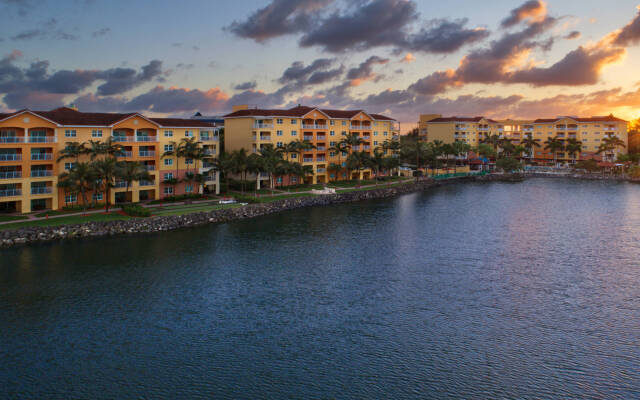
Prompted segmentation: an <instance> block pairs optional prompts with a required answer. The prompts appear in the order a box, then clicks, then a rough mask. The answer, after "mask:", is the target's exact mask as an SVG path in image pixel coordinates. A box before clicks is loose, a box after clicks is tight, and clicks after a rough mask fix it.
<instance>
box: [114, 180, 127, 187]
mask: <svg viewBox="0 0 640 400" xmlns="http://www.w3.org/2000/svg"><path fill="white" fill-rule="evenodd" d="M115 187H116V188H126V187H127V182H124V181H119V182H116V184H115Z"/></svg>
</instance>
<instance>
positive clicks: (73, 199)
mask: <svg viewBox="0 0 640 400" xmlns="http://www.w3.org/2000/svg"><path fill="white" fill-rule="evenodd" d="M77 201H78V195H77V194H75V193H74V194H69V195H66V196H64V202H65V203H75V202H77Z"/></svg>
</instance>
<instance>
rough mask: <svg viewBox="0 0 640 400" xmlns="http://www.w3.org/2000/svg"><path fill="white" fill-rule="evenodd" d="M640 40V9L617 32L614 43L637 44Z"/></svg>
mask: <svg viewBox="0 0 640 400" xmlns="http://www.w3.org/2000/svg"><path fill="white" fill-rule="evenodd" d="M639 42H640V11H638V13H637V14H636V17H635V18H634V19H633V20H632V21H631V22H629V23H628V24H627V25H625V26H624V27H623V28H622V29H621V30H620V31H619V32H617V33H616V34H615V40H614V41H613V44H615V45H618V46H629V45H635V44H638V43H639Z"/></svg>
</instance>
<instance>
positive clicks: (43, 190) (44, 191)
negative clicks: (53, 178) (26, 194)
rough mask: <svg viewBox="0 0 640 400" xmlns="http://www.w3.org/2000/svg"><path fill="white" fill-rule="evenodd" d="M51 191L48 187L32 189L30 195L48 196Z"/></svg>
mask: <svg viewBox="0 0 640 400" xmlns="http://www.w3.org/2000/svg"><path fill="white" fill-rule="evenodd" d="M51 192H52V189H51V188H50V187H32V188H31V194H50V193H51Z"/></svg>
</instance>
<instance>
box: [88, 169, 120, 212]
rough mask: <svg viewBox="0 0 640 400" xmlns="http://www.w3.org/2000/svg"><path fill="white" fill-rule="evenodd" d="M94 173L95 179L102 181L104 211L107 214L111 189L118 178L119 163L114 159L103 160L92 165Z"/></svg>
mask: <svg viewBox="0 0 640 400" xmlns="http://www.w3.org/2000/svg"><path fill="white" fill-rule="evenodd" d="M93 166H94V168H95V171H96V177H97V179H100V180H101V181H102V187H103V188H104V193H105V197H106V199H105V205H106V208H105V211H106V212H109V203H110V200H111V189H112V188H113V187H114V183H115V182H114V181H115V179H116V177H117V176H118V170H119V168H120V165H119V163H118V162H117V161H116V159H115V158H105V159H103V160H98V161H95V162H94V163H93Z"/></svg>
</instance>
